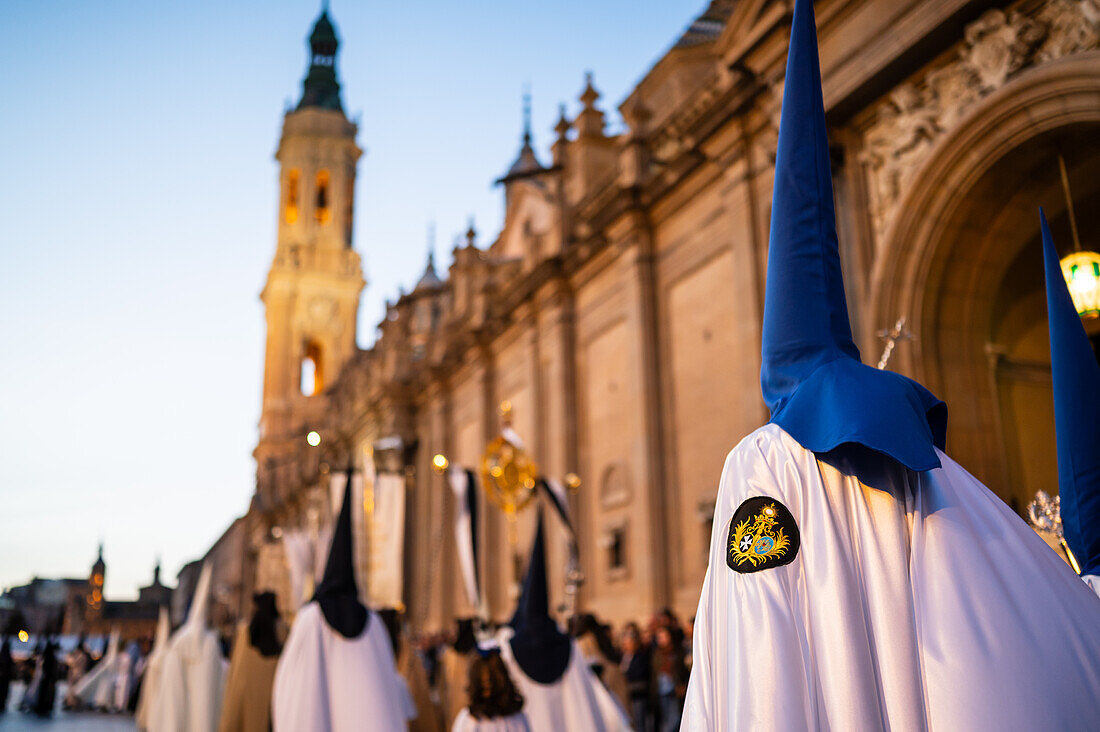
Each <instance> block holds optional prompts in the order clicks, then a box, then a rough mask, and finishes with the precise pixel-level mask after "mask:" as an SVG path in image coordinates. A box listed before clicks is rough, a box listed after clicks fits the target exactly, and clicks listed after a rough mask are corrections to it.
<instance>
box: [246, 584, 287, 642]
mask: <svg viewBox="0 0 1100 732" xmlns="http://www.w3.org/2000/svg"><path fill="white" fill-rule="evenodd" d="M252 604H253V606H254V608H255V609H254V610H253V611H252V620H251V622H249V624H248V640H249V642H250V643H251V644H252V647H253V648H255V649H256V650H257V651H259V653H260V655H261V656H266V657H268V658H270V657H272V656H278V655H279V653H281V652H282V650H283V644H282V643H280V642H279V635H278V633H277V632H276V624H277V623H278V620H279V610H278V608H276V606H275V593H273V592H261V593H259V594H256V595H253V596H252Z"/></svg>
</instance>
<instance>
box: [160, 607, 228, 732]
mask: <svg viewBox="0 0 1100 732" xmlns="http://www.w3.org/2000/svg"><path fill="white" fill-rule="evenodd" d="M225 676H226V667H225V659H223V658H222V653H221V646H220V645H219V644H218V639H217V636H215V635H214V633H213V632H212V631H210V630H207V629H206V628H205V627H196V626H192V627H188V626H184V627H183V628H182V629H181V630H180V631H179V632H177V633H176V635H175V636H173V637H172V640H171V642H170V643H169V644H168V652H167V653H165V654H164V658H163V660H162V661H161V668H160V684H159V686H160V688H159V689H158V690H157V702H156V704H155V705H154V708H153V709H152V713H151V715H150V725H149V729H150V732H216V730H217V729H218V719H219V718H220V717H221V710H222V692H223V691H224V689H225Z"/></svg>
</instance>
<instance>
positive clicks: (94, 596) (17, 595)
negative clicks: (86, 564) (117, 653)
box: [0, 544, 172, 639]
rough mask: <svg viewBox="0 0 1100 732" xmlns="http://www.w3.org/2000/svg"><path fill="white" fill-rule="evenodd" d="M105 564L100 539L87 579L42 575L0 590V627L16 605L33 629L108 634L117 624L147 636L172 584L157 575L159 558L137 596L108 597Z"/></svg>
mask: <svg viewBox="0 0 1100 732" xmlns="http://www.w3.org/2000/svg"><path fill="white" fill-rule="evenodd" d="M106 577H107V564H106V562H104V561H103V545H102V544H100V546H99V554H98V556H97V557H96V561H95V563H94V564H93V565H92V569H91V571H90V572H89V573H88V577H87V578H86V579H43V578H40V577H35V578H34V579H33V580H31V581H30V582H29V583H27V584H25V585H21V586H18V587H11V588H8V589H7V590H6V591H5V592H4V594H3V595H0V628H3V627H5V626H6V625H7V618H8V617H10V616H11V615H13V614H14V613H15V612H16V611H18V612H21V613H22V614H23V617H24V618H25V619H26V623H27V626H28V627H27V628H26V629H27V630H28V631H30V632H32V633H50V632H52V633H64V634H66V635H69V634H72V635H80V634H84V635H107V634H108V633H110V632H111V629H112V628H114V627H118V629H119V631H120V633H121V634H122V638H123V639H130V638H144V637H151V636H152V635H153V632H154V631H155V630H156V625H157V617H158V615H159V612H160V606H161V605H167V604H168V603H169V602H170V600H171V597H172V590H171V588H169V587H166V586H164V585H163V584H162V583H161V581H160V564H159V563H157V565H156V567H154V569H153V581H152V583H150V584H149V585H146V586H145V587H141V588H139V589H138V599H137V600H107V599H105V598H104V596H103V586H104V582H105V580H106Z"/></svg>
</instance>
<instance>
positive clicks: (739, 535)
mask: <svg viewBox="0 0 1100 732" xmlns="http://www.w3.org/2000/svg"><path fill="white" fill-rule="evenodd" d="M799 543H800V537H799V534H798V525H797V524H796V523H795V522H794V516H791V512H790V511H788V510H787V507H786V506H784V505H783V504H782V503H780V502H779V501H777V500H775V499H774V498H768V497H766V496H755V497H753V498H749V499H748V500H746V501H745V502H744V503H742V504H741V506H740V507H739V508H738V509H737V510H736V511H735V512H734V514H733V518H732V519H730V532H729V540H728V541H727V545H726V564H727V565H728V566H729V568H730V569H732V570H733V571H734V572H741V573H742V574H748V573H750V572H759V571H760V570H762V569H771V568H773V567H782V566H783V565H784V564H790V563H791V562H793V561H794V558H795V555H797V554H798V547H799Z"/></svg>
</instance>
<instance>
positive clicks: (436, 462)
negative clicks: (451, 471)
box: [432, 453, 450, 474]
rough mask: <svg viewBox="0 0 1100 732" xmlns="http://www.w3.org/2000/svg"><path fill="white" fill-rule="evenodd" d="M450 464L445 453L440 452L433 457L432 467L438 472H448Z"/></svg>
mask: <svg viewBox="0 0 1100 732" xmlns="http://www.w3.org/2000/svg"><path fill="white" fill-rule="evenodd" d="M449 465H450V462H449V461H448V460H447V457H446V456H445V455H443V454H442V453H439V454H437V455H436V456H435V457H433V458H432V467H433V468H434V469H435V471H436V472H437V473H440V474H442V473H445V472H447V467H448V466H449Z"/></svg>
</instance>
